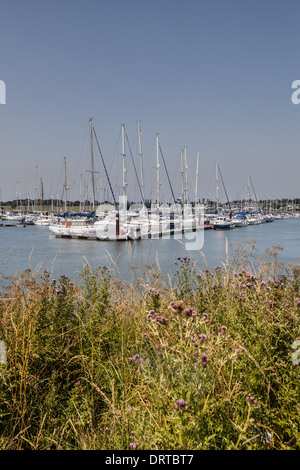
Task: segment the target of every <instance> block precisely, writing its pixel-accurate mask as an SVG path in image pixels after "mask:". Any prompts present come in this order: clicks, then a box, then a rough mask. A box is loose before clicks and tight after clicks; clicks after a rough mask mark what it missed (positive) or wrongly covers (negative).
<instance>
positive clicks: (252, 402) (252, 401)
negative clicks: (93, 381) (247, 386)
mask: <svg viewBox="0 0 300 470" xmlns="http://www.w3.org/2000/svg"><path fill="white" fill-rule="evenodd" d="M246 402H247V403H248V405H250V406H253V405H256V404H257V401H256V400H254V397H252V396H251V397H249V396H248V397H246Z"/></svg>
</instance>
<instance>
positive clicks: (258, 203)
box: [249, 174, 261, 212]
mask: <svg viewBox="0 0 300 470" xmlns="http://www.w3.org/2000/svg"><path fill="white" fill-rule="evenodd" d="M249 179H250V182H251V186H252V189H253V193H254V196H255V200H256V204H257V206H258V209H259V211H260V212H261V208H260V205H259V203H258V200H257V197H256V194H255V189H254V186H253V183H252V179H251V176H250V174H249Z"/></svg>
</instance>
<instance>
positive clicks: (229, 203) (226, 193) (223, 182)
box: [218, 165, 231, 210]
mask: <svg viewBox="0 0 300 470" xmlns="http://www.w3.org/2000/svg"><path fill="white" fill-rule="evenodd" d="M218 171H219V173H220V176H221V180H222V184H223V188H224V191H225V194H226V197H227V202H228V205H229V209H230V210H231V204H230V202H229V199H228V195H227V191H226V188H225V184H224V181H223V177H222V173H221V170H220V167H219V165H218Z"/></svg>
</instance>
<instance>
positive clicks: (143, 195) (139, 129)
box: [138, 122, 145, 200]
mask: <svg viewBox="0 0 300 470" xmlns="http://www.w3.org/2000/svg"><path fill="white" fill-rule="evenodd" d="M138 135H139V149H140V166H141V185H142V197H143V200H145V188H144V169H143V154H142V139H141V126H140V123H139V122H138Z"/></svg>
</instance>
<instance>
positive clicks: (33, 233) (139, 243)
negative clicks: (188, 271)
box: [0, 218, 300, 281]
mask: <svg viewBox="0 0 300 470" xmlns="http://www.w3.org/2000/svg"><path fill="white" fill-rule="evenodd" d="M193 236H194V234H193ZM0 237H1V244H0V271H1V272H2V273H4V274H5V275H15V274H16V273H17V272H18V271H19V272H20V271H23V270H25V269H27V268H28V267H30V268H31V270H32V271H34V270H42V269H47V270H48V271H50V272H52V275H53V277H58V276H60V275H61V274H66V275H67V276H69V277H70V278H72V279H74V280H75V281H79V279H80V275H79V272H80V270H81V269H82V267H83V266H84V264H86V263H87V262H88V263H89V264H90V265H91V266H92V268H96V267H98V266H99V265H102V266H103V265H106V266H109V267H110V268H112V269H113V270H114V273H115V275H116V276H117V277H118V278H121V279H124V280H131V279H132V276H133V271H134V270H132V269H131V267H132V266H135V267H139V266H143V267H146V268H145V269H151V267H150V266H151V265H153V264H154V263H158V264H159V266H160V268H161V270H162V271H163V272H165V274H168V273H171V272H174V271H175V269H176V266H175V265H174V260H176V258H177V257H182V256H189V257H191V258H193V259H194V260H197V266H199V267H200V268H203V269H205V268H206V262H207V263H208V264H209V266H210V267H211V268H213V267H215V266H220V265H222V263H225V262H226V241H227V242H228V247H229V255H230V257H231V255H232V253H233V250H234V248H235V247H236V245H237V244H240V243H244V242H246V241H247V240H251V239H253V240H255V246H256V248H257V249H258V251H257V252H256V255H263V254H264V252H265V250H266V249H267V248H271V247H272V246H273V245H280V246H281V247H282V248H284V250H283V251H282V252H279V257H280V259H281V260H283V261H284V262H286V263H300V218H290V219H282V220H275V221H274V222H272V223H266V224H261V225H248V226H247V227H237V228H235V229H233V230H224V231H221V230H220V231H213V230H206V231H204V244H203V247H202V248H201V250H199V249H193V250H189V251H187V250H186V242H188V240H186V239H185V238H184V237H183V238H182V239H181V240H177V239H175V238H174V237H170V238H169V239H147V240H136V241H134V240H131V241H127V242H124V241H122V242H113V241H96V240H76V239H63V238H55V236H54V235H53V234H52V233H51V232H50V230H49V228H48V227H47V226H46V227H43V226H35V225H29V226H27V227H4V226H3V227H0ZM203 255H204V256H203ZM204 257H205V259H204ZM205 260H206V261H205Z"/></svg>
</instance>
